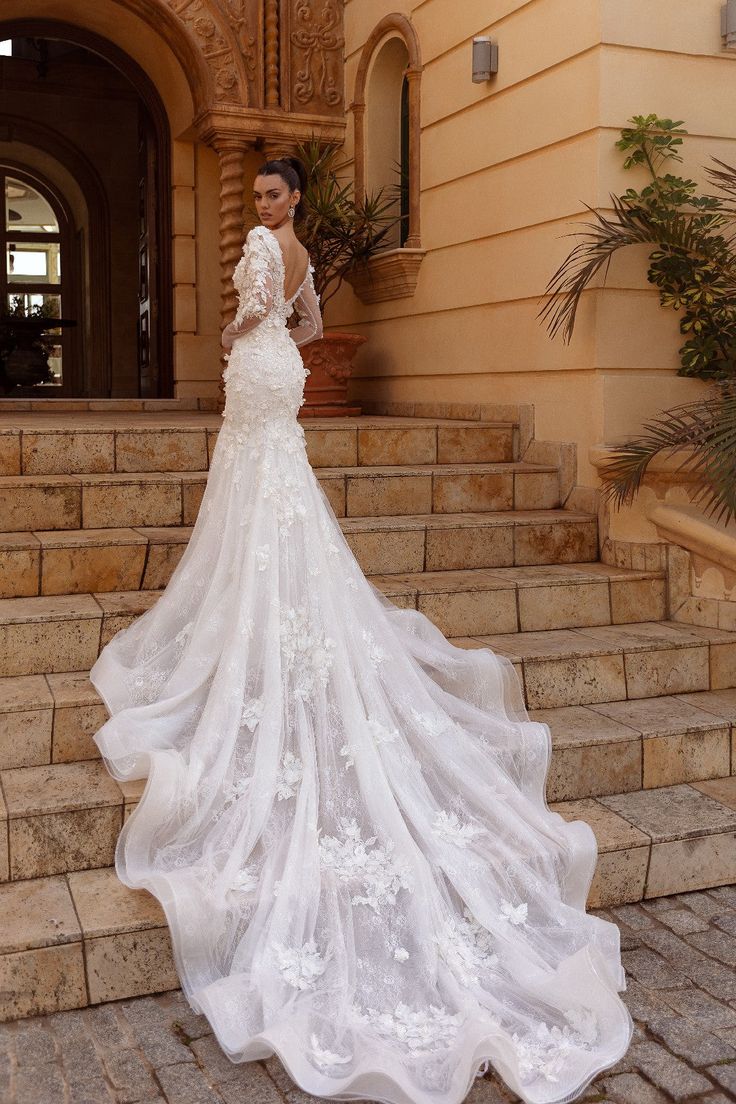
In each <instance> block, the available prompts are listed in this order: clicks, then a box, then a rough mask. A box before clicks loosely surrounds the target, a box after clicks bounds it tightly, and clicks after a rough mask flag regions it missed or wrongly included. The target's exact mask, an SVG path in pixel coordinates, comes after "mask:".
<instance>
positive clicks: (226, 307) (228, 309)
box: [212, 137, 247, 391]
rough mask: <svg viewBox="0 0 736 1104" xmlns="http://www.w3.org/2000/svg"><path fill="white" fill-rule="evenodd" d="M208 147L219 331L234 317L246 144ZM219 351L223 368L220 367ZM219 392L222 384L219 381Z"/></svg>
mask: <svg viewBox="0 0 736 1104" xmlns="http://www.w3.org/2000/svg"><path fill="white" fill-rule="evenodd" d="M212 145H213V146H214V148H215V149H216V150H217V156H218V158H219V162H220V281H221V285H222V294H221V297H220V328H221V329H224V328H225V326H227V324H228V322H231V321H232V320H233V318H234V317H235V310H236V306H237V298H238V297H237V294H236V291H235V288H234V287H233V272H234V270H235V266H236V264H237V263H238V260H239V259H240V256H241V253H242V249H243V225H244V222H245V207H244V203H243V187H244V181H243V169H244V166H245V152H246V149H247V144H246V143H244V142H243V141H242V139H241V140H238V139H236V138H229V137H227V138H216V139H215V140H214V141H213V142H212ZM224 356H225V353H224V351H223V353H222V357H223V367H224ZM220 390H221V391H222V390H223V383H222V380H220Z"/></svg>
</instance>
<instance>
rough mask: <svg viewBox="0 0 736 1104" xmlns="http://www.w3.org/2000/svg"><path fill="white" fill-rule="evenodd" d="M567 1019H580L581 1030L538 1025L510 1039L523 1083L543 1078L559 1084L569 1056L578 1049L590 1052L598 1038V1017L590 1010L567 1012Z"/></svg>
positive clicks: (545, 1024)
mask: <svg viewBox="0 0 736 1104" xmlns="http://www.w3.org/2000/svg"><path fill="white" fill-rule="evenodd" d="M565 1017H566V1019H567V1020H568V1021H569V1020H573V1021H574V1020H577V1023H578V1024H580V1029H579V1030H578V1028H577V1027H574V1028H572V1029H571V1028H570V1027H568V1025H567V1024H565V1026H564V1027H562V1028H559V1027H557V1026H553V1027H550V1026H549V1024H547V1023H539V1024H537V1027H536V1029H535V1030H534V1031H533V1032H532V1031H530V1032H529V1034H528V1035H524V1036H523V1037H520V1036H519V1035H518V1034H517V1033H516V1032H514V1034H513V1035H512V1036H511V1038H512V1041H513V1043H514V1046H515V1047H516V1054H517V1057H518V1059H519V1075H520V1077H521V1080H522V1082H528V1081H533V1080H535V1079H536V1078H538V1077H543V1078H544V1079H545V1080H546V1081H558V1080H559V1078H558V1076H557V1075H558V1073H559V1072H560V1070H561V1069H563V1067H564V1065H565V1059H566V1056H567V1054H568V1053H569V1052H570V1051H571V1050H572V1049H573V1048H576V1047H580V1048H583V1049H585V1050H590V1048H591V1046H592V1045H593V1043H594V1042H595V1040H596V1039H597V1038H598V1026H597V1018H596V1016H595V1013H594V1012H591V1011H590V1010H589V1009H581V1010H579V1011H573V1012H566V1013H565Z"/></svg>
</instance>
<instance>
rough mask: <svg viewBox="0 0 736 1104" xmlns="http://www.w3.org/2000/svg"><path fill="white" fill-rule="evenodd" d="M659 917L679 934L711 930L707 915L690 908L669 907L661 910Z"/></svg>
mask: <svg viewBox="0 0 736 1104" xmlns="http://www.w3.org/2000/svg"><path fill="white" fill-rule="evenodd" d="M657 919H658V920H659V921H660V922H661V923H662V924H666V925H667V927H668V928H671V929H672V931H673V932H675V933H676V934H677V935H690V933H691V932H704V931H709V930H710V924H709V923H708V921H707V920H706V919H705V917H704V916H698V915H697V913H695V912H691V911H690V909H667V910H666V911H665V912H661V913H660V914H659V916H658V917H657ZM703 949H705V948H703Z"/></svg>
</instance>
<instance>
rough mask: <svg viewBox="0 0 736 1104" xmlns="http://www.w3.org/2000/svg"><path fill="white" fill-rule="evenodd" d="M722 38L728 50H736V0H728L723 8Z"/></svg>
mask: <svg viewBox="0 0 736 1104" xmlns="http://www.w3.org/2000/svg"><path fill="white" fill-rule="evenodd" d="M721 40H722V42H723V45H724V47H725V48H726V49H727V50H736V2H734V0H727V2H726V3H725V4H724V5H723V7H722V8H721Z"/></svg>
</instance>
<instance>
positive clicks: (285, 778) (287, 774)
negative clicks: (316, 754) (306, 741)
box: [276, 751, 304, 801]
mask: <svg viewBox="0 0 736 1104" xmlns="http://www.w3.org/2000/svg"><path fill="white" fill-rule="evenodd" d="M303 774H304V767H303V764H302V761H301V759H297V757H296V756H295V755H292V753H291V752H290V751H287V752H286V754H285V755H284V758H283V759H282V760H281V770H280V771H279V773H278V775H277V776H276V794H277V796H278V799H279V801H283V800H284V799H285V798H287V797H293V796H294V794H295V793H296V787H297V785H298V784H299V782H301V779H302V775H303Z"/></svg>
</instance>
